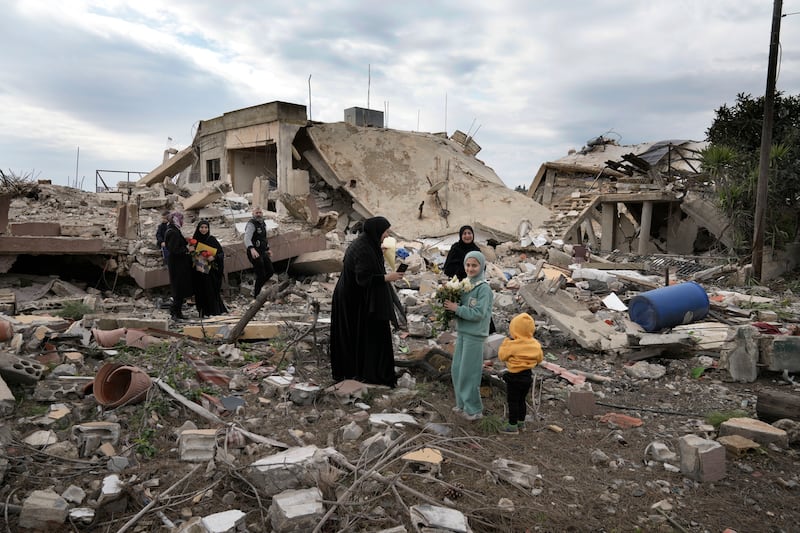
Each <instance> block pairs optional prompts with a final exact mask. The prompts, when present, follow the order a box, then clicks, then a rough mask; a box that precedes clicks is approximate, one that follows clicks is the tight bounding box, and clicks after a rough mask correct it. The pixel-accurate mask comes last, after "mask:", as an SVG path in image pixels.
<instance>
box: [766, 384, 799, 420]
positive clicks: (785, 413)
mask: <svg viewBox="0 0 800 533" xmlns="http://www.w3.org/2000/svg"><path fill="white" fill-rule="evenodd" d="M756 413H757V414H758V418H759V419H761V420H763V421H765V422H774V421H775V420H780V419H781V418H790V419H792V420H800V394H796V393H795V394H793V393H790V392H783V391H777V390H772V389H762V390H760V391H759V392H758V394H757V395H756Z"/></svg>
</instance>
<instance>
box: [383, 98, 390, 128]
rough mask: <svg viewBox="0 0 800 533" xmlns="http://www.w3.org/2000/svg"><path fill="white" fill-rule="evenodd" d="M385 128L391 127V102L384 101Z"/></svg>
mask: <svg viewBox="0 0 800 533" xmlns="http://www.w3.org/2000/svg"><path fill="white" fill-rule="evenodd" d="M383 127H384V128H388V127H389V100H384V101H383Z"/></svg>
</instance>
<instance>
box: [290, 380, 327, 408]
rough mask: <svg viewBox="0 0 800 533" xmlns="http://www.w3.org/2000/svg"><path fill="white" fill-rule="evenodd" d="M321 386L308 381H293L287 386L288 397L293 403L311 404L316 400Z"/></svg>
mask: <svg viewBox="0 0 800 533" xmlns="http://www.w3.org/2000/svg"><path fill="white" fill-rule="evenodd" d="M321 390H322V388H321V387H320V386H319V385H312V384H310V383H293V384H292V385H291V387H289V399H290V400H291V401H292V403H294V404H295V405H311V404H313V403H314V402H315V401H316V400H317V396H319V393H320V391H321Z"/></svg>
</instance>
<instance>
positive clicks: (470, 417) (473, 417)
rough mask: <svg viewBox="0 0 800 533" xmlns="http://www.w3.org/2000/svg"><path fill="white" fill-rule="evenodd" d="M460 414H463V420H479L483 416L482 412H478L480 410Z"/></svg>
mask: <svg viewBox="0 0 800 533" xmlns="http://www.w3.org/2000/svg"><path fill="white" fill-rule="evenodd" d="M462 415H463V417H464V419H465V420H469V421H470V422H472V421H474V420H480V419H481V418H483V413H480V412H478V413H473V414H471V415H470V414H467V413H465V412H462Z"/></svg>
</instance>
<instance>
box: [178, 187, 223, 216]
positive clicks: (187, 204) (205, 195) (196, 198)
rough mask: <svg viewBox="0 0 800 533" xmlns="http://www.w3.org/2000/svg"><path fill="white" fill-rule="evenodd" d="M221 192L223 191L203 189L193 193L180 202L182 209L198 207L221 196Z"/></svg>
mask: <svg viewBox="0 0 800 533" xmlns="http://www.w3.org/2000/svg"><path fill="white" fill-rule="evenodd" d="M222 194H223V193H222V192H220V191H218V190H217V189H204V190H202V191H199V192H196V193H194V194H193V195H191V196H190V197H189V198H183V199H182V200H181V203H182V204H183V209H184V210H186V211H188V210H190V209H200V208H201V207H205V206H207V205H208V204H212V203H214V202H215V201H217V200H219V199H220V198H222Z"/></svg>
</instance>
